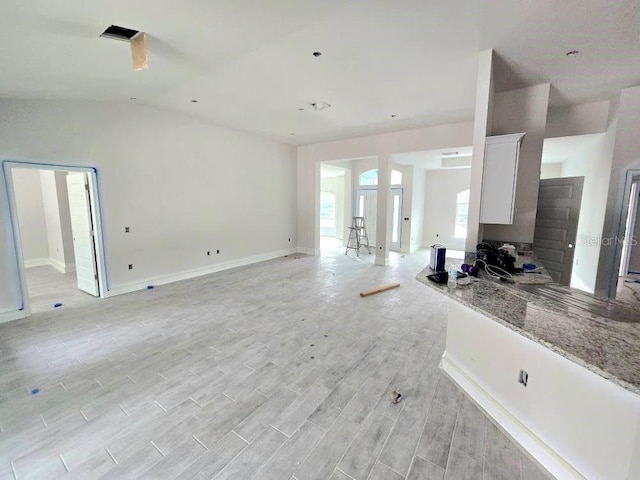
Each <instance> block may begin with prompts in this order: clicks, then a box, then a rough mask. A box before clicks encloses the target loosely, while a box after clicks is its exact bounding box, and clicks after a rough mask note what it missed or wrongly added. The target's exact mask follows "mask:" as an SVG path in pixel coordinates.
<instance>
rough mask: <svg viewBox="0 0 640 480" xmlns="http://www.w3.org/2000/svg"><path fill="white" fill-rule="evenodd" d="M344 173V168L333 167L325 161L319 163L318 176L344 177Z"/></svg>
mask: <svg viewBox="0 0 640 480" xmlns="http://www.w3.org/2000/svg"><path fill="white" fill-rule="evenodd" d="M345 173H346V170H345V169H344V168H340V167H334V166H333V165H328V164H327V163H323V164H322V165H320V177H322V178H334V177H344V175H345Z"/></svg>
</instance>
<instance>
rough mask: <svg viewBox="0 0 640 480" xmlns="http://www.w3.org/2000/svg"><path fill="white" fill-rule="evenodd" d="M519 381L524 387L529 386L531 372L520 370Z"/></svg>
mask: <svg viewBox="0 0 640 480" xmlns="http://www.w3.org/2000/svg"><path fill="white" fill-rule="evenodd" d="M518 383H519V384H521V385H522V386H523V387H526V386H527V383H529V374H528V373H527V372H526V371H524V370H520V374H519V375H518Z"/></svg>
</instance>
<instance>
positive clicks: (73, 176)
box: [3, 162, 106, 316]
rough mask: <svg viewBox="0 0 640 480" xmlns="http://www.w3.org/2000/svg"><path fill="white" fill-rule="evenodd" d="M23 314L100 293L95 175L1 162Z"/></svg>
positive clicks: (100, 252) (76, 169)
mask: <svg viewBox="0 0 640 480" xmlns="http://www.w3.org/2000/svg"><path fill="white" fill-rule="evenodd" d="M3 167H4V170H5V175H6V178H7V187H8V194H9V208H10V212H11V224H12V225H11V226H12V229H13V237H14V242H15V253H16V263H17V266H18V271H19V278H20V283H21V285H20V290H21V293H22V303H23V308H22V310H23V312H24V313H25V316H29V315H30V314H31V313H36V312H42V311H46V310H51V309H54V308H59V307H64V306H68V305H74V304H80V303H85V302H88V301H94V300H95V298H96V297H104V293H105V292H106V281H105V277H106V275H105V269H104V253H103V252H104V250H103V243H102V234H101V232H102V228H101V219H100V208H99V205H100V204H99V195H98V184H97V177H96V172H95V170H94V169H92V168H81V167H67V166H58V165H45V164H27V163H20V162H4V163H3Z"/></svg>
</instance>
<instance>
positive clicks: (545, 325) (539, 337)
mask: <svg viewBox="0 0 640 480" xmlns="http://www.w3.org/2000/svg"><path fill="white" fill-rule="evenodd" d="M447 262H448V260H447ZM457 262H458V263H459V262H460V261H459V260H457ZM448 264H449V263H447V265H448ZM431 273H433V271H432V270H431V269H430V268H429V267H426V268H425V269H424V270H422V271H421V272H420V273H419V274H418V275H417V277H416V279H417V280H418V281H419V282H422V283H424V284H425V285H427V286H428V287H430V288H432V289H434V290H437V291H438V292H440V293H442V294H444V295H446V296H447V297H449V298H450V299H452V300H455V301H457V302H460V303H461V304H463V305H466V306H467V307H470V308H472V309H473V310H476V311H478V312H480V313H482V314H483V315H485V316H487V317H489V318H491V319H493V320H495V321H497V322H498V323H500V324H502V325H504V326H506V327H508V328H510V329H512V330H514V331H516V332H518V333H520V334H521V335H523V336H525V337H527V338H529V339H531V340H533V341H535V342H538V343H540V344H542V345H544V346H545V347H547V348H549V349H551V350H552V351H554V352H556V353H558V354H559V355H562V356H563V357H565V358H567V359H569V360H571V361H573V362H575V363H577V364H578V365H581V366H583V367H585V368H587V369H589V370H591V371H592V372H594V373H597V374H598V375H600V376H602V377H604V378H606V379H608V380H610V381H612V382H614V383H616V384H618V385H620V386H621V387H623V388H626V389H627V390H629V391H631V392H634V393H636V394H640V315H638V313H637V308H638V305H631V304H627V303H623V302H620V301H616V300H604V299H599V298H596V297H594V296H593V295H590V294H588V293H584V292H581V291H579V290H575V289H571V288H568V287H561V286H559V285H557V284H555V283H553V281H552V280H551V279H550V278H549V277H548V276H547V275H546V274H545V273H544V272H543V273H542V274H532V273H526V274H521V275H516V276H514V279H515V280H516V282H517V283H507V282H501V281H499V280H496V279H493V278H491V277H489V276H488V275H486V274H485V273H484V272H481V274H480V277H479V278H473V277H468V278H469V279H470V283H469V284H468V285H458V286H457V288H449V287H448V286H447V284H446V283H445V284H437V283H434V282H432V281H431V280H429V279H427V275H429V274H431ZM464 280H465V281H466V279H464ZM534 280H535V281H537V283H536V282H534ZM532 282H534V283H532Z"/></svg>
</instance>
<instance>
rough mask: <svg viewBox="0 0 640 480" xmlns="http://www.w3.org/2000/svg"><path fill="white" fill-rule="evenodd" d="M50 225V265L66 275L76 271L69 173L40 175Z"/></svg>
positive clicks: (46, 219)
mask: <svg viewBox="0 0 640 480" xmlns="http://www.w3.org/2000/svg"><path fill="white" fill-rule="evenodd" d="M40 181H41V183H42V198H43V200H44V214H45V222H46V225H47V240H48V249H49V263H50V264H51V266H53V267H54V268H56V269H57V270H58V271H60V272H62V273H67V272H72V271H74V270H75V259H74V258H73V234H72V232H71V218H70V213H69V196H68V193H67V184H66V172H56V171H53V170H42V171H40Z"/></svg>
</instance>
